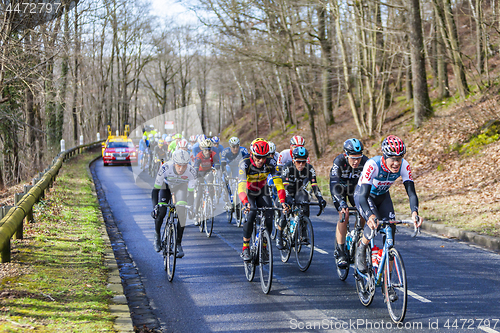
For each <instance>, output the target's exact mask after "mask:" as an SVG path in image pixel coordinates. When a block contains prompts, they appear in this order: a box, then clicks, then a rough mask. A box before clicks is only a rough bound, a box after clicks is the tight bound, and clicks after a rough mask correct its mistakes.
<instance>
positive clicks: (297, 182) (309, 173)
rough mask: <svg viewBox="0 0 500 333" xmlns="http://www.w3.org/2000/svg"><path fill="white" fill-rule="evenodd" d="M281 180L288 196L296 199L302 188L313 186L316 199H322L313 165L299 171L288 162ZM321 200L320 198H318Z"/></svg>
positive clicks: (282, 172)
mask: <svg viewBox="0 0 500 333" xmlns="http://www.w3.org/2000/svg"><path fill="white" fill-rule="evenodd" d="M281 179H282V180H283V186H284V187H285V192H286V196H287V198H288V196H290V197H292V198H293V197H295V194H296V193H297V192H298V191H300V189H301V187H303V186H304V185H307V184H308V183H310V184H311V187H312V190H313V192H314V195H315V196H316V197H321V191H320V190H319V188H318V183H317V182H316V171H315V170H314V167H313V166H312V165H311V164H308V163H307V164H306V166H305V167H304V169H303V170H302V171H299V170H298V169H297V168H296V167H295V165H294V164H293V162H288V163H287V164H286V165H285V166H284V167H283V170H282V171H281ZM318 199H319V198H318Z"/></svg>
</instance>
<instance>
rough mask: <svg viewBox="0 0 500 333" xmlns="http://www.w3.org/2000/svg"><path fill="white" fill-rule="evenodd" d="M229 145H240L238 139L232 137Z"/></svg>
mask: <svg viewBox="0 0 500 333" xmlns="http://www.w3.org/2000/svg"><path fill="white" fill-rule="evenodd" d="M229 145H230V146H239V145H240V139H238V138H237V137H235V136H233V137H232V138H231V139H229Z"/></svg>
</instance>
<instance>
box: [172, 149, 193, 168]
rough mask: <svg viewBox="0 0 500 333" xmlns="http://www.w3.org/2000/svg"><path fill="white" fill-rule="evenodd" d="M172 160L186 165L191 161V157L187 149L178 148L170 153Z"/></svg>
mask: <svg viewBox="0 0 500 333" xmlns="http://www.w3.org/2000/svg"><path fill="white" fill-rule="evenodd" d="M172 160H174V163H175V164H179V165H186V164H188V163H189V161H191V157H190V155H189V153H188V152H187V151H185V150H182V149H179V150H176V151H174V153H173V154H172Z"/></svg>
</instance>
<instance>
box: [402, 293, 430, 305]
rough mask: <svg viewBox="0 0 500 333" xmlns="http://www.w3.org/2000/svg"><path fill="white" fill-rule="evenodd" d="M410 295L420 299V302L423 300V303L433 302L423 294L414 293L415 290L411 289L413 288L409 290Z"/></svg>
mask: <svg viewBox="0 0 500 333" xmlns="http://www.w3.org/2000/svg"><path fill="white" fill-rule="evenodd" d="M408 295H410V296H411V297H413V298H415V299H417V300H419V301H420V302H422V303H431V300H428V299H427V298H425V297H422V296H420V295H417V294H415V293H414V292H413V291H411V290H408Z"/></svg>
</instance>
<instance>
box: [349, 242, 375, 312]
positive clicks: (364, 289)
mask: <svg viewBox="0 0 500 333" xmlns="http://www.w3.org/2000/svg"><path fill="white" fill-rule="evenodd" d="M360 242H361V239H360V240H359V241H358V244H357V245H356V246H360ZM371 258H372V254H371V249H370V246H366V265H367V267H368V272H367V273H360V272H359V271H358V270H357V269H356V271H355V273H354V279H355V280H356V290H357V292H358V297H359V300H360V301H361V304H363V305H364V306H369V305H370V304H372V302H373V296H375V277H374V276H373V271H372V260H371ZM356 259H357V257H356ZM355 265H356V267H357V266H358V265H357V263H355Z"/></svg>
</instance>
